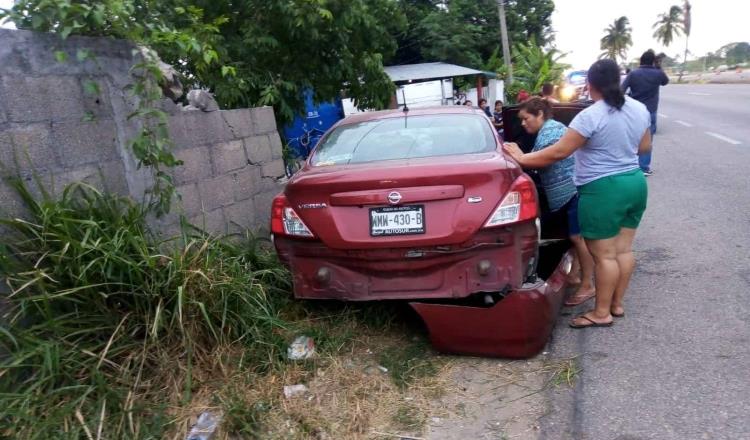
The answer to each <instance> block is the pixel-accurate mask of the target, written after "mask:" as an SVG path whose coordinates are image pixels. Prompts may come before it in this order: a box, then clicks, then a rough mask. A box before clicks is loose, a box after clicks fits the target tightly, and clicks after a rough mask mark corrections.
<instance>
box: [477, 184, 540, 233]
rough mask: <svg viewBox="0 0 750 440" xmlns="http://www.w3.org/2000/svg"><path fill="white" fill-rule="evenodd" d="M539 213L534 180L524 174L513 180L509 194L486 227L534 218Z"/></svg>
mask: <svg viewBox="0 0 750 440" xmlns="http://www.w3.org/2000/svg"><path fill="white" fill-rule="evenodd" d="M538 214H539V212H538V208H537V201H536V188H535V187H534V182H533V181H532V180H531V179H530V178H529V177H528V176H527V175H525V174H522V175H521V176H520V177H519V178H518V179H516V181H515V182H513V185H511V187H510V190H509V191H508V194H506V195H505V198H503V201H502V202H500V204H499V205H498V206H497V208H496V209H495V212H493V213H492V215H491V216H490V218H489V219H488V220H487V223H485V225H484V227H485V228H488V227H492V226H500V225H507V224H510V223H517V222H521V221H524V220H532V219H535V218H536V217H537V215H538Z"/></svg>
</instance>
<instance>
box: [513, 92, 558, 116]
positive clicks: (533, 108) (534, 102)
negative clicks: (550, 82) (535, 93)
mask: <svg viewBox="0 0 750 440" xmlns="http://www.w3.org/2000/svg"><path fill="white" fill-rule="evenodd" d="M521 110H523V111H525V112H526V113H528V114H530V115H534V116H538V115H539V113H541V114H542V116H543V117H544V120H545V121H546V120H547V119H549V118H551V117H552V105H551V104H550V103H549V101H547V100H546V99H542V98H537V97H533V98H531V99H529V100H526V101H524V102H522V103H521V105H519V106H518V111H519V112H520V111H521Z"/></svg>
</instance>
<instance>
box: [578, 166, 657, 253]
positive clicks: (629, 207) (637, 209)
mask: <svg viewBox="0 0 750 440" xmlns="http://www.w3.org/2000/svg"><path fill="white" fill-rule="evenodd" d="M578 196H579V198H580V199H579V201H578V223H579V224H580V227H581V235H582V236H583V238H587V239H589V240H604V239H607V238H612V237H614V236H616V235H617V234H618V233H619V232H620V229H621V228H631V229H635V228H637V227H638V225H639V224H640V223H641V218H642V217H643V212H644V211H645V210H646V199H648V186H647V185H646V178H645V177H644V175H643V171H641V170H640V169H638V168H636V169H635V170H633V171H627V172H624V173H620V174H615V175H614V176H607V177H602V178H601V179H597V180H594V181H593V182H589V183H587V184H585V185H583V186H581V187H579V188H578Z"/></svg>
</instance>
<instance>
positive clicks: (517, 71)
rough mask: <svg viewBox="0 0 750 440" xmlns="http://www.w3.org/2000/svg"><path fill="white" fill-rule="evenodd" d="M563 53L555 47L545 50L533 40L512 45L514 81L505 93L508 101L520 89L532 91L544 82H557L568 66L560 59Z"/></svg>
mask: <svg viewBox="0 0 750 440" xmlns="http://www.w3.org/2000/svg"><path fill="white" fill-rule="evenodd" d="M564 55H565V54H562V53H560V52H559V51H557V50H556V49H548V50H545V49H544V48H541V47H539V46H538V45H537V44H536V42H535V41H533V40H532V41H529V42H528V43H519V44H516V45H515V46H514V47H513V69H514V70H513V75H514V81H513V84H511V85H509V86H508V91H507V93H506V95H507V96H508V97H509V101H510V102H512V101H513V100H514V99H515V97H516V96H517V95H518V92H519V91H520V90H521V89H524V90H526V91H528V92H532V93H534V92H537V91H540V90H541V89H542V85H544V84H545V83H551V84H557V83H559V82H560V81H561V80H562V77H563V73H564V72H565V70H566V69H568V68H570V66H569V65H567V64H565V63H563V62H562V61H561V58H562V57H563V56H564Z"/></svg>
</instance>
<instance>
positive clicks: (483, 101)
mask: <svg viewBox="0 0 750 440" xmlns="http://www.w3.org/2000/svg"><path fill="white" fill-rule="evenodd" d="M479 108H481V109H482V111H484V114H485V115H487V117H488V118H490V119H492V112H491V111H490V106H489V105H488V104H487V100H486V99H484V98H482V99H480V100H479Z"/></svg>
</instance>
